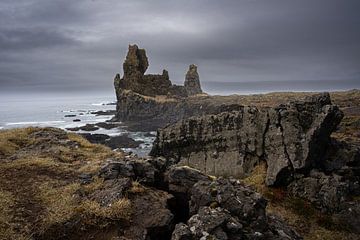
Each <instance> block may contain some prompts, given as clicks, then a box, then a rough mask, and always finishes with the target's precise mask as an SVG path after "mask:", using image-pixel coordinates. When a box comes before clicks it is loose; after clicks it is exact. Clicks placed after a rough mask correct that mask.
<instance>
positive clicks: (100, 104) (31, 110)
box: [0, 92, 156, 156]
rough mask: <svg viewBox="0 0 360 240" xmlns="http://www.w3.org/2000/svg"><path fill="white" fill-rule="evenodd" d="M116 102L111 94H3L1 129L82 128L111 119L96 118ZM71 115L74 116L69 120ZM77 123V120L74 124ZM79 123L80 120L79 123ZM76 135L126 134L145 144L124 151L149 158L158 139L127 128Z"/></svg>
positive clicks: (111, 108) (102, 129) (1, 94)
mask: <svg viewBox="0 0 360 240" xmlns="http://www.w3.org/2000/svg"><path fill="white" fill-rule="evenodd" d="M115 103H116V99H115V94H114V93H113V92H109V93H106V92H105V93H103V92H102V93H96V92H91V93H83V92H80V93H77V92H71V93H64V92H60V93H59V92H55V93H42V92H31V93H24V92H21V93H14V92H10V93H4V92H1V93H0V130H1V129H11V128H22V127H28V126H36V127H56V128H61V129H64V130H66V131H68V130H67V129H68V128H74V127H80V126H84V125H86V124H94V123H98V122H105V121H108V120H110V119H111V118H112V117H113V115H97V114H95V112H96V111H109V110H115V108H116V105H115ZM66 115H71V117H66ZM74 120H77V121H74ZM79 120H80V121H79ZM76 133H99V134H107V135H109V136H118V135H125V134H126V135H127V136H129V137H130V138H132V139H134V140H135V141H142V142H143V143H142V144H140V146H139V147H138V148H123V149H122V150H124V151H126V152H133V153H135V154H137V155H138V156H146V155H147V154H148V153H149V151H150V150H151V147H152V142H153V141H154V139H155V137H154V136H155V134H156V133H155V132H152V135H153V136H150V135H149V134H148V132H131V131H128V130H127V129H126V127H124V128H121V127H118V128H113V129H104V128H100V129H99V130H96V131H91V132H87V131H83V130H80V131H76Z"/></svg>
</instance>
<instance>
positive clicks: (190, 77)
mask: <svg viewBox="0 0 360 240" xmlns="http://www.w3.org/2000/svg"><path fill="white" fill-rule="evenodd" d="M184 87H185V89H186V92H187V94H188V95H189V96H191V95H196V94H200V93H202V90H201V86H200V78H199V74H198V72H197V66H196V65H195V64H191V65H190V66H189V70H188V72H187V73H186V76H185V82H184Z"/></svg>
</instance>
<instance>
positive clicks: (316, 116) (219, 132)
mask: <svg viewBox="0 0 360 240" xmlns="http://www.w3.org/2000/svg"><path fill="white" fill-rule="evenodd" d="M342 117H343V113H342V112H341V111H340V110H339V108H338V107H337V106H334V105H331V101H330V96H329V94H328V93H324V94H319V95H316V96H313V97H311V98H306V99H305V100H303V101H297V102H291V103H289V104H287V105H281V106H279V107H276V108H257V107H247V106H243V107H241V109H239V110H238V111H232V112H223V113H220V114H218V115H206V116H204V117H194V118H189V119H187V120H183V121H181V122H179V123H177V124H175V125H170V126H167V127H165V128H163V129H160V130H159V131H158V134H157V138H156V140H155V143H154V147H153V149H152V151H151V155H153V156H165V157H167V158H174V159H175V160H176V161H178V162H179V163H180V164H183V165H189V166H192V167H195V168H197V169H199V170H201V171H203V172H205V173H207V174H211V175H217V176H235V177H244V176H246V175H247V174H249V173H250V172H251V171H252V169H253V168H254V166H255V165H256V164H257V163H259V162H260V161H262V160H265V161H266V162H267V166H268V168H267V177H266V183H267V184H268V185H279V184H283V183H287V182H289V181H290V180H291V178H292V177H293V175H294V174H295V173H297V172H306V171H308V170H309V169H311V168H312V167H314V166H318V165H319V164H320V162H321V160H322V159H323V156H324V154H325V151H326V149H327V146H328V144H329V142H330V134H331V133H332V131H334V130H335V128H336V126H337V125H338V124H339V123H340V121H341V119H342Z"/></svg>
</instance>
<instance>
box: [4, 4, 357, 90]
mask: <svg viewBox="0 0 360 240" xmlns="http://www.w3.org/2000/svg"><path fill="white" fill-rule="evenodd" d="M359 10H360V2H359V1H358V0H347V1H343V0H317V1H313V0H301V1H288V0H272V1H269V0H236V1H235V0H228V1H217V0H198V1H190V0H184V1H165V0H161V1H160V0H154V1H140V0H129V1H125V0H123V1H118V0H78V1H72V0H52V1H48V0H18V1H13V0H3V1H1V2H0V88H2V89H5V88H10V87H11V88H19V89H20V88H21V87H24V88H25V87H26V88H28V87H33V88H36V89H42V88H44V89H59V90H61V89H77V88H83V89H91V88H96V89H99V88H104V89H111V88H112V83H111V79H112V78H113V76H114V74H115V73H116V72H121V65H122V61H123V59H124V57H125V54H126V49H127V46H128V44H129V43H137V44H138V45H139V46H140V47H143V48H146V49H147V52H148V57H149V58H150V68H149V70H148V72H160V71H161V70H162V68H166V69H168V70H169V71H170V76H171V78H172V79H173V80H174V81H175V82H176V83H181V82H182V81H183V78H184V73H185V71H186V68H187V66H188V64H190V63H196V64H198V65H199V71H200V75H201V79H202V81H203V82H214V81H223V82H231V81H233V82H249V81H266V80H272V81H273V80H293V81H299V80H304V81H309V80H315V81H321V80H326V81H327V80H333V79H351V80H352V82H354V79H359V78H360V74H359V66H360V31H359V26H360V16H359V14H358V12H359ZM324 82H325V81H324ZM355 82H356V81H355ZM354 87H356V86H354Z"/></svg>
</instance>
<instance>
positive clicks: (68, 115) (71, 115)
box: [64, 114, 76, 117]
mask: <svg viewBox="0 0 360 240" xmlns="http://www.w3.org/2000/svg"><path fill="white" fill-rule="evenodd" d="M64 117H76V114H67V115H65V116H64Z"/></svg>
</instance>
